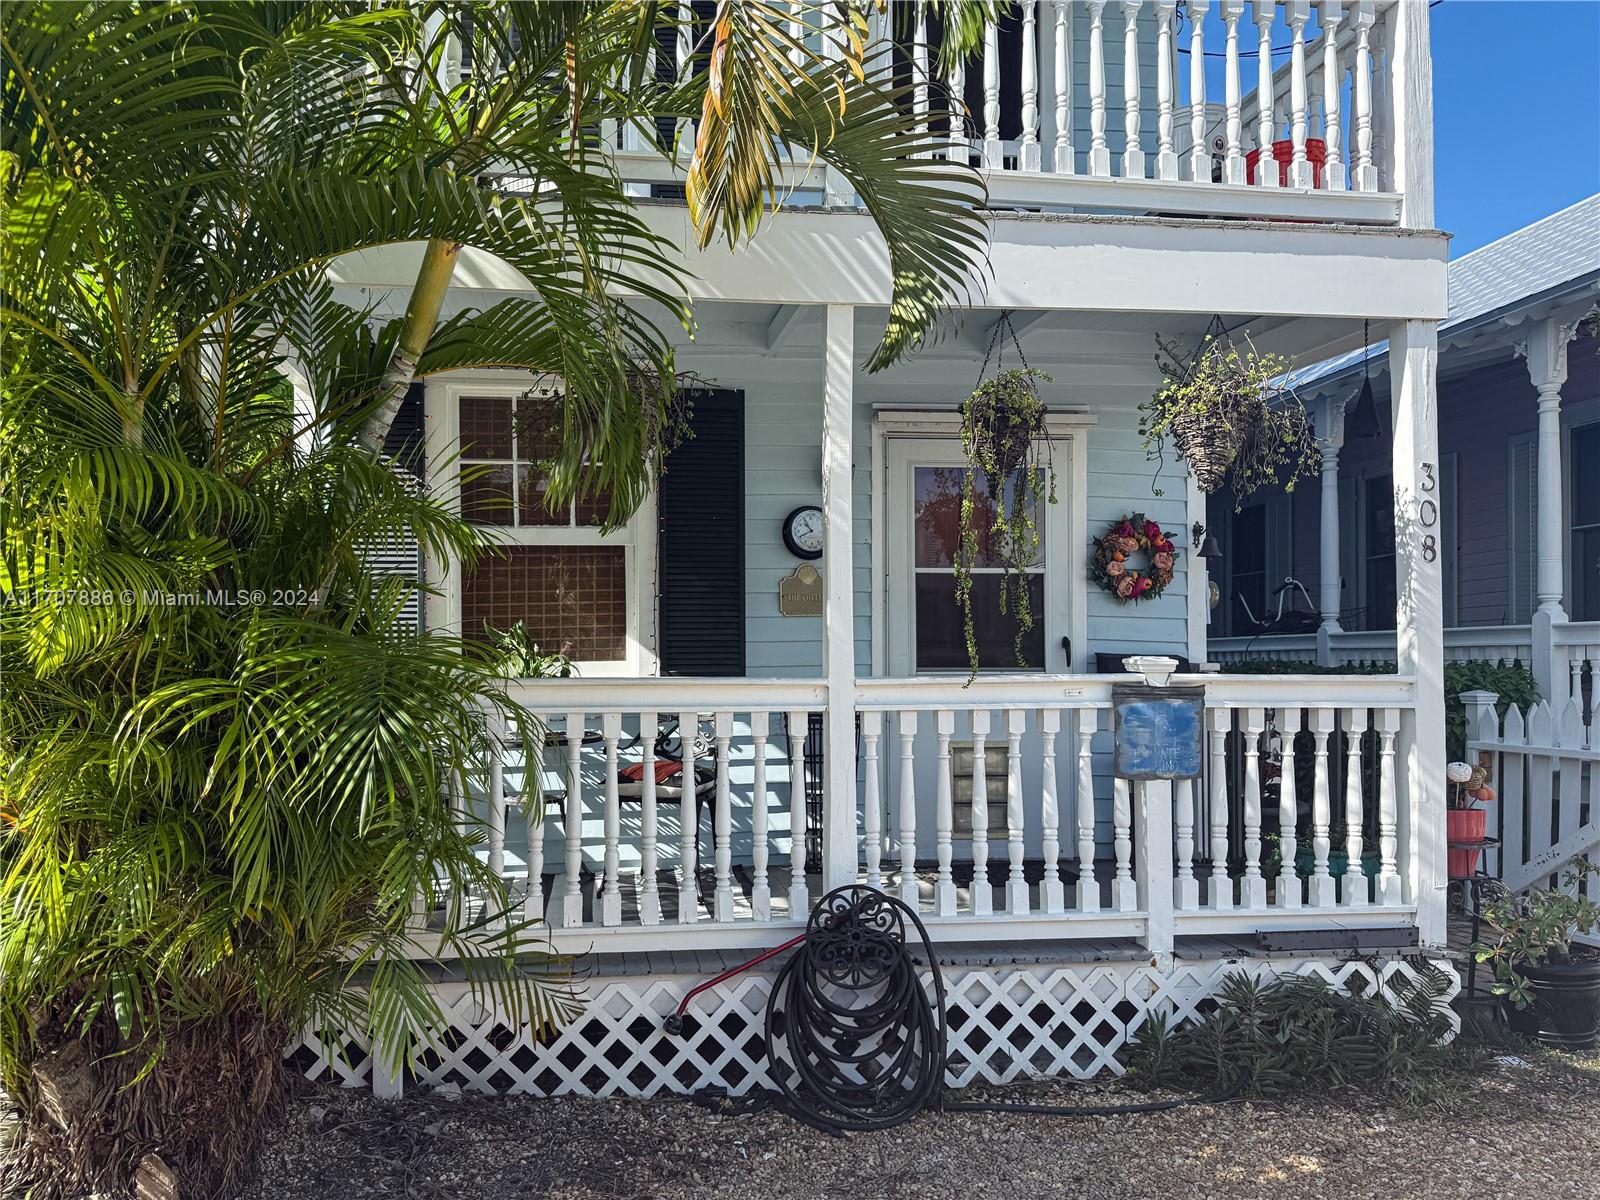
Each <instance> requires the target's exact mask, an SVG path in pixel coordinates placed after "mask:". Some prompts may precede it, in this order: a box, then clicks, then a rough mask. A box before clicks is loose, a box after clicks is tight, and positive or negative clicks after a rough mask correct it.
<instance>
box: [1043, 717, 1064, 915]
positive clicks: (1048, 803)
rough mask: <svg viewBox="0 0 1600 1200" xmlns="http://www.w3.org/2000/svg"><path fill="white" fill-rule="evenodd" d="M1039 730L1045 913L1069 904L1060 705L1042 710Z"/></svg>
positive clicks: (1062, 909) (1050, 912)
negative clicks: (1059, 766)
mask: <svg viewBox="0 0 1600 1200" xmlns="http://www.w3.org/2000/svg"><path fill="white" fill-rule="evenodd" d="M1039 732H1040V735H1041V737H1042V739H1043V742H1044V746H1043V755H1042V759H1043V761H1042V769H1043V779H1042V794H1041V797H1040V801H1039V825H1040V835H1041V837H1042V838H1043V845H1042V847H1041V849H1042V850H1043V853H1044V878H1043V879H1042V880H1041V881H1040V883H1039V907H1040V908H1042V909H1044V911H1045V912H1046V913H1049V914H1055V913H1060V912H1063V911H1064V910H1065V908H1066V894H1065V892H1064V890H1063V889H1062V886H1061V798H1060V796H1059V794H1058V791H1057V784H1056V738H1057V737H1059V736H1060V734H1061V710H1060V709H1059V708H1045V709H1041V710H1040V711H1039Z"/></svg>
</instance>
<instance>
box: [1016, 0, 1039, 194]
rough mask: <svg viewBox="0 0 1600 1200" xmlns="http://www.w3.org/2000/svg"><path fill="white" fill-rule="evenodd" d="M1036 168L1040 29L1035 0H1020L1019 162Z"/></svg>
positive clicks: (1031, 168)
mask: <svg viewBox="0 0 1600 1200" xmlns="http://www.w3.org/2000/svg"><path fill="white" fill-rule="evenodd" d="M1018 166H1019V167H1021V169H1022V170H1024V171H1037V170H1038V169H1039V166H1040V151H1039V30H1038V16H1037V11H1036V6H1035V3H1034V0H1022V149H1021V161H1020V162H1019V163H1018Z"/></svg>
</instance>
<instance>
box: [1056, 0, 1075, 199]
mask: <svg viewBox="0 0 1600 1200" xmlns="http://www.w3.org/2000/svg"><path fill="white" fill-rule="evenodd" d="M1053 4H1054V7H1055V14H1056V38H1055V47H1054V48H1055V77H1056V146H1055V155H1054V157H1053V159H1052V160H1051V166H1052V167H1053V168H1054V169H1055V173H1056V174H1057V175H1071V174H1074V173H1075V172H1076V171H1077V169H1078V165H1077V156H1076V152H1075V151H1074V150H1073V148H1072V120H1073V112H1072V4H1073V0H1053Z"/></svg>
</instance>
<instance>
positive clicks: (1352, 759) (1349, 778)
mask: <svg viewBox="0 0 1600 1200" xmlns="http://www.w3.org/2000/svg"><path fill="white" fill-rule="evenodd" d="M1366 715H1367V714H1366V710H1365V709H1361V708H1352V709H1349V710H1347V712H1346V718H1347V720H1346V723H1345V732H1344V740H1345V765H1344V850H1345V866H1344V897H1343V899H1344V902H1345V903H1346V904H1351V905H1363V904H1365V903H1366V902H1367V877H1366V874H1365V873H1364V872H1363V871H1362V869H1361V855H1362V852H1363V851H1364V850H1365V849H1366V847H1365V844H1364V842H1363V839H1362V832H1361V831H1362V826H1363V820H1364V814H1363V810H1362V804H1361V739H1362V735H1363V733H1364V732H1365V729H1366V723H1367V722H1366Z"/></svg>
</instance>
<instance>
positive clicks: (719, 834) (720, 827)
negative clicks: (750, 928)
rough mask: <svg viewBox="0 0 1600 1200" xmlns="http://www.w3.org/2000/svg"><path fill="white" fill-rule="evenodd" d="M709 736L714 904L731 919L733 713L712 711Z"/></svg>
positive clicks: (723, 917)
mask: <svg viewBox="0 0 1600 1200" xmlns="http://www.w3.org/2000/svg"><path fill="white" fill-rule="evenodd" d="M711 736H712V742H713V744H714V745H715V747H716V756H717V785H716V786H717V790H716V806H715V808H714V809H713V810H712V818H711V820H712V826H711V831H712V839H713V842H712V845H713V847H714V850H715V858H714V860H713V862H714V865H715V870H716V891H715V893H714V898H715V905H714V908H713V912H714V913H715V916H716V919H717V920H718V921H731V920H733V795H732V789H731V788H730V786H729V778H728V768H729V763H728V757H729V753H730V750H731V745H732V738H733V714H732V713H731V712H719V713H713V714H712V716H711Z"/></svg>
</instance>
